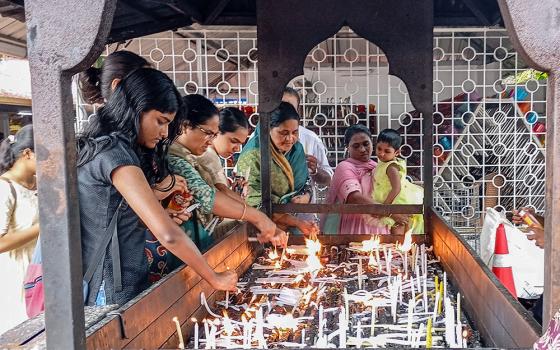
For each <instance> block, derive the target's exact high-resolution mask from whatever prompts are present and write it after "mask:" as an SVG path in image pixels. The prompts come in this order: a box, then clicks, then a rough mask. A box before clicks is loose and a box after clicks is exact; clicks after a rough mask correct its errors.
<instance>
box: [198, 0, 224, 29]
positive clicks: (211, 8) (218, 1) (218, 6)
mask: <svg viewBox="0 0 560 350" xmlns="http://www.w3.org/2000/svg"><path fill="white" fill-rule="evenodd" d="M229 2H230V0H214V1H211V2H209V4H208V7H207V9H208V11H207V12H206V13H207V14H206V17H205V18H204V23H203V24H204V25H209V24H213V23H214V20H216V18H217V17H218V16H219V15H220V14H221V13H222V12H223V11H224V9H225V8H226V6H227V4H229Z"/></svg>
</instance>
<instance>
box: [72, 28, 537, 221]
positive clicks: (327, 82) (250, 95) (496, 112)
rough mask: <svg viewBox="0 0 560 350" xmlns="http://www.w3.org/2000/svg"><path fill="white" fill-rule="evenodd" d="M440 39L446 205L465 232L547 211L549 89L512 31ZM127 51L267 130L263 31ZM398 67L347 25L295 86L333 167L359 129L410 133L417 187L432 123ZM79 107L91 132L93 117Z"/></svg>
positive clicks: (172, 38)
mask: <svg viewBox="0 0 560 350" xmlns="http://www.w3.org/2000/svg"><path fill="white" fill-rule="evenodd" d="M434 35H435V38H434V95H433V96H434V103H435V106H434V124H435V126H434V135H435V138H434V140H435V143H436V145H435V148H434V152H435V157H434V164H435V166H434V172H435V173H434V176H435V178H434V191H435V192H434V205H435V206H436V208H437V209H438V210H439V211H440V212H441V213H442V214H443V215H444V216H445V217H446V218H447V219H448V220H450V222H451V223H452V224H453V225H454V226H455V227H456V228H458V229H460V230H464V231H471V230H475V231H476V230H478V229H479V228H480V226H481V224H482V219H483V213H484V209H485V208H486V207H488V206H490V207H494V208H497V209H501V210H504V209H505V210H507V211H510V210H511V209H513V208H516V207H520V206H523V205H529V206H532V207H534V208H535V209H537V210H538V211H542V210H543V209H544V181H545V180H544V178H545V176H544V167H545V162H544V142H543V141H544V138H543V135H542V134H540V132H542V128H543V126H544V124H545V119H546V118H545V111H546V100H545V96H546V93H545V90H546V80H545V79H541V80H539V79H538V78H540V77H539V76H534V77H532V78H530V79H529V80H527V81H526V82H525V81H524V80H523V77H519V75H520V73H522V72H524V71H525V70H526V66H525V65H524V64H523V62H521V60H520V58H519V57H518V56H517V54H516V52H515V51H514V50H513V49H512V46H511V43H510V41H509V39H508V37H507V34H506V32H505V31H504V30H497V29H445V30H436V31H435V33H434ZM115 49H116V48H115V47H114V46H112V47H108V48H107V53H109V52H111V51H113V50H115ZM118 49H127V50H131V51H134V52H136V53H139V54H140V55H142V56H143V57H145V58H146V59H147V60H148V61H150V62H151V63H152V64H153V65H154V67H155V68H158V69H160V70H162V71H164V72H166V73H167V74H169V76H170V77H171V78H172V79H173V80H174V81H175V82H176V85H177V87H178V88H179V90H180V92H181V93H195V92H196V93H200V94H203V95H206V96H207V97H209V98H211V99H212V100H214V101H215V102H216V103H217V104H219V105H226V104H227V105H235V106H239V107H241V108H243V109H244V111H245V112H246V114H247V116H248V117H250V122H251V124H252V125H253V126H254V125H255V124H256V121H257V118H256V117H257V116H258V114H257V112H258V108H257V104H258V95H257V91H258V87H257V48H256V31H255V30H254V29H248V30H204V29H201V30H179V31H177V32H167V33H161V34H158V35H155V36H152V37H144V38H139V39H134V40H132V41H130V42H128V43H127V44H126V45H125V46H121V47H119V48H118ZM388 69H389V68H388V64H387V59H386V57H385V55H384V54H383V52H382V51H381V50H380V49H379V48H378V47H377V46H375V45H374V44H373V43H370V42H367V41H366V40H365V39H362V38H359V37H357V36H356V35H355V34H354V33H353V32H352V31H351V30H349V29H348V28H344V29H342V30H341V31H340V32H339V33H337V34H336V35H335V36H333V37H332V38H329V39H327V40H325V41H324V42H322V43H320V44H319V45H317V46H316V47H315V48H314V49H313V50H311V52H309V54H308V57H307V59H306V60H305V66H304V74H303V76H300V77H296V78H294V79H293V80H292V81H291V82H290V85H291V86H293V87H294V88H296V90H299V91H300V93H301V94H302V95H303V98H302V112H303V122H304V124H305V125H306V126H307V127H308V128H310V129H312V130H314V131H315V132H316V133H317V134H318V135H320V136H321V138H322V139H323V141H324V143H325V145H326V146H327V148H328V151H329V153H328V156H329V160H330V162H331V166H333V167H334V166H336V164H338V162H340V161H341V160H343V159H344V145H343V144H342V143H343V141H342V135H343V134H344V130H345V128H346V127H347V126H348V125H350V124H353V123H355V122H360V123H364V124H365V125H367V126H368V127H369V128H370V129H371V130H372V133H373V134H377V133H378V132H379V131H380V130H381V129H383V128H386V127H392V128H395V129H399V131H400V132H401V134H402V135H403V140H404V145H403V147H402V149H401V150H402V152H403V156H404V157H405V158H406V159H407V163H408V172H409V177H410V180H412V181H418V182H420V183H421V182H422V175H421V174H422V171H421V170H422V166H423V164H422V161H423V158H422V153H423V150H422V147H421V145H422V135H423V130H422V129H421V116H420V115H419V113H417V112H416V111H414V107H413V106H412V104H411V103H410V100H409V98H408V92H407V90H406V86H405V85H404V84H403V83H402V82H401V81H400V79H398V78H396V77H393V76H390V75H388ZM526 75H530V74H529V73H526ZM533 75H534V74H533ZM516 76H517V78H515V77H516ZM511 91H514V93H513V94H511ZM510 95H511V97H510ZM77 102H78V104H79V106H80V109H79V111H80V112H79V113H78V124H80V123H81V122H84V121H86V120H87V116H89V115H91V113H92V111H91V108H90V107H88V106H84V105H83V104H81V103H79V101H77ZM78 127H80V125H78ZM231 165H232V162H231V161H230V162H229V163H228V166H231Z"/></svg>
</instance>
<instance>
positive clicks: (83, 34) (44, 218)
mask: <svg viewBox="0 0 560 350" xmlns="http://www.w3.org/2000/svg"><path fill="white" fill-rule="evenodd" d="M115 8H116V0H95V1H79V0H49V1H40V0H28V1H26V2H25V12H26V19H27V33H28V34H27V37H28V39H27V45H28V50H29V63H30V67H31V83H32V88H33V126H34V130H35V153H36V155H37V178H38V189H39V218H40V225H41V247H42V253H43V270H44V283H45V308H46V312H45V325H46V334H47V347H48V348H49V349H84V348H85V332H84V309H83V297H82V256H81V244H80V242H81V239H80V237H81V236H80V221H79V208H78V193H77V181H76V180H77V179H76V146H75V137H74V116H75V113H74V108H73V104H72V96H71V91H70V86H71V85H70V84H71V77H72V75H73V74H75V73H77V72H79V71H81V70H84V69H85V68H87V67H88V66H89V65H91V64H92V63H93V62H94V60H95V59H96V57H98V56H99V54H100V53H101V52H102V50H103V47H104V44H105V39H106V37H107V35H108V33H109V30H110V27H111V23H112V21H113V14H114V12H115Z"/></svg>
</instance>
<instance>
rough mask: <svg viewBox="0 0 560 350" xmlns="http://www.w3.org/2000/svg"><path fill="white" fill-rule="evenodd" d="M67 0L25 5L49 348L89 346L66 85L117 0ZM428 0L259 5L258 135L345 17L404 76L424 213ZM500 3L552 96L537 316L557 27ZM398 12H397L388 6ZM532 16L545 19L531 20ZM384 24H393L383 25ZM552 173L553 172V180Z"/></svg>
mask: <svg viewBox="0 0 560 350" xmlns="http://www.w3.org/2000/svg"><path fill="white" fill-rule="evenodd" d="M73 3H74V5H75V6H72V9H73V13H72V17H73V18H72V21H68V20H67V11H66V10H67V9H68V7H69V1H67V0H66V1H65V0H52V1H50V2H49V6H45V4H44V3H43V2H41V1H38V0H29V1H26V3H25V8H26V18H27V27H28V33H29V34H28V37H29V38H28V48H29V58H30V64H31V73H32V74H31V76H32V84H33V87H34V90H33V110H34V116H35V118H34V125H35V129H36V130H41V132H40V133H37V134H36V137H35V143H36V147H35V149H36V153H37V159H38V178H39V197H40V201H41V203H42V204H43V205H42V206H41V208H40V220H41V231H42V232H41V234H42V237H43V239H42V249H43V256H44V260H43V261H44V275H45V293H46V294H45V300H46V305H45V306H46V324H47V325H48V326H47V328H46V335H47V347H49V348H52V349H82V348H84V346H85V341H84V323H83V316H84V310H83V300H82V296H81V293H82V283H81V280H82V275H81V273H82V271H81V248H80V240H79V237H80V234H79V233H80V225H79V212H78V208H77V204H78V198H77V181H76V167H75V166H76V159H75V151H74V145H75V143H74V124H73V115H74V114H73V113H72V100H71V95H70V82H71V75H72V74H74V73H76V72H78V71H80V70H83V69H85V68H86V67H87V66H89V65H90V64H91V63H93V61H94V60H95V58H96V57H97V56H98V55H99V54H100V53H101V51H102V49H103V45H104V44H105V40H106V38H107V35H108V33H109V29H110V26H111V22H112V19H113V14H114V12H115V8H116V0H98V1H94V2H87V3H83V2H77V1H74V2H73ZM318 6H320V7H321V8H322V9H323V11H322V13H321V15H320V16H318V15H317V12H316V9H317V8H318ZM432 6H433V3H432V1H427V2H418V1H414V0H399V1H398V2H397V3H395V2H393V3H391V4H389V3H379V2H371V1H367V0H351V1H344V2H341V1H336V0H328V1H308V2H303V3H302V2H300V1H295V0H289V1H282V2H278V1H276V2H274V1H271V0H266V1H265V0H263V1H259V2H258V4H257V26H258V38H257V40H258V47H259V60H260V62H261V65H262V67H264V69H262V70H261V71H260V72H259V95H260V106H261V111H262V112H264V113H262V114H261V121H262V122H263V123H261V126H262V127H263V129H262V133H261V136H263V137H266V138H268V135H267V134H268V124H267V121H268V114H269V113H270V112H271V111H272V110H273V109H274V107H275V105H276V102H275V101H277V100H279V98H280V95H281V91H282V88H283V87H284V86H285V85H286V84H287V83H288V82H289V80H290V79H291V78H293V77H295V76H297V75H299V74H301V67H302V63H303V60H304V59H305V55H306V54H307V52H308V51H309V50H310V49H311V48H312V47H313V45H314V44H316V43H318V42H321V41H322V40H324V39H326V38H327V37H329V36H331V35H332V34H334V33H336V32H337V31H338V29H339V28H340V27H341V26H342V25H344V24H347V25H349V26H350V27H351V28H352V29H353V30H354V31H355V32H356V33H357V34H358V35H360V36H362V37H364V38H366V39H368V40H370V41H372V42H375V43H376V44H378V45H379V46H380V47H381V48H382V49H383V51H384V52H385V53H386V54H387V57H388V60H389V61H390V74H393V75H396V76H398V77H400V78H401V79H402V80H403V82H405V84H406V86H407V88H408V91H409V94H410V98H411V101H412V103H413V105H414V106H415V107H416V108H417V109H418V110H419V111H420V112H421V113H422V114H423V116H424V119H423V124H424V132H425V135H424V139H423V145H424V150H425V153H424V159H425V160H427V161H425V162H424V165H425V168H424V174H426V175H428V176H425V187H426V188H427V189H429V190H427V191H426V196H425V203H424V209H425V211H424V212H425V213H426V214H427V213H428V210H426V209H428V208H430V207H431V203H432V191H431V189H432V176H431V175H432V161H431V160H432V146H433V145H432V124H433V123H432V118H433V116H432V77H431V69H432V35H433V31H432V27H433V9H432ZM500 6H501V10H502V13H503V14H504V17H505V18H506V23H507V27H508V29H509V30H510V32H511V33H512V37H513V39H514V43H515V45H516V46H517V50H518V51H519V52H521V53H522V54H523V55H524V56H526V57H525V58H526V61H527V62H530V63H532V64H533V65H535V66H536V67H538V68H541V69H543V70H546V71H550V72H551V73H552V76H551V80H550V86H551V88H550V89H549V94H550V95H551V96H553V99H551V101H553V106H552V116H553V118H550V124H549V126H550V127H549V129H548V140H549V145H550V146H549V147H548V149H547V155H548V157H547V158H548V160H549V161H550V162H551V163H549V166H548V167H547V175H548V178H549V182H548V183H547V209H548V212H547V219H548V221H547V227H546V228H547V232H548V235H547V243H548V246H547V248H546V260H547V264H545V266H547V271H546V272H547V273H546V278H547V286H546V288H545V304H546V305H545V306H546V308H545V311H546V313H545V314H546V318H545V319H546V321H548V319H549V318H550V316H551V314H552V312H553V307H554V306H556V307H557V306H558V305H559V304H560V291H559V289H560V265H558V263H559V262H560V261H559V260H560V235H558V234H556V233H557V232H556V231H557V230H558V227H559V225H560V221H559V220H560V217H559V216H558V215H556V216H554V215H553V214H554V213H555V212H558V211H559V210H560V200H559V199H558V198H559V195H560V193H559V192H560V176H558V173H559V172H560V169H559V168H560V160H558V159H557V158H556V159H555V157H553V155H554V153H555V151H560V150H558V149H557V148H558V144H557V143H558V141H557V138H558V137H560V136H559V135H557V134H558V133H559V132H558V130H559V129H560V128H559V127H558V125H557V124H556V123H555V119H557V118H560V115H558V114H559V113H560V112H558V110H559V109H558V106H556V104H558V103H560V95H559V94H558V91H559V90H558V79H557V75H558V74H559V73H560V72H559V69H560V68H559V67H560V61H559V59H558V56H557V55H556V52H557V51H558V49H560V47H558V45H557V44H558V41H551V42H549V41H547V40H546V39H547V38H549V37H553V38H556V36H557V35H560V34H559V32H558V30H557V29H556V28H554V27H553V26H552V24H551V22H550V21H549V20H548V19H547V18H548V17H546V16H548V13H546V12H545V11H542V9H543V8H544V9H546V8H549V9H552V8H555V3H554V2H553V0H546V1H543V2H542V3H541V4H539V5H538V6H535V5H534V3H533V2H532V1H529V0H524V1H519V0H500ZM395 8H398V9H399V11H397V12H395ZM294 9H297V11H295V10H294ZM538 10H541V12H542V13H539V11H538ZM314 18H317V20H316V21H314V22H313V23H314V25H313V26H309V25H308V24H309V20H310V19H314ZM372 18H373V20H372ZM535 18H539V19H541V20H542V22H541V23H540V24H539V25H535V24H534V23H533V21H534V19H535ZM529 21H531V22H529ZM387 28H392V30H391V31H390V32H388V33H387V32H386V29H387ZM69 33H72V34H71V35H68V34H69ZM76 33H80V34H81V35H75V34H76ZM301 33H305V35H302V34H301ZM546 35H549V36H546ZM543 37H544V39H543ZM539 39H542V40H539ZM403 43H406V45H403ZM546 45H549V46H546ZM418 62H421V63H422V65H421V66H420V69H418V68H417V67H416V66H415V65H417V64H418ZM412 63H414V65H413V64H412ZM555 136H556V140H555ZM263 141H266V142H262V143H261V145H268V139H263ZM555 142H556V143H555ZM267 152H268V146H264V147H263V149H262V152H261V156H262V157H263V158H262V159H261V160H262V174H263V176H262V184H263V186H264V187H263V203H264V209H265V210H266V212H267V213H269V214H270V213H272V211H273V206H272V204H271V202H270V179H269V178H268V177H267V176H266V174H268V173H269V171H270V163H269V159H267V158H268V157H266V156H265V155H267V154H268V153H267ZM556 153H557V152H556ZM553 169H555V170H556V172H555V173H556V176H553V175H554V174H553ZM303 208H304V207H300V206H297V205H292V206H291V208H288V209H290V211H298V210H300V209H303ZM284 209H286V208H284ZM339 209H340V212H345V211H346V209H345V208H344V207H341V208H339ZM363 209H364V212H375V210H379V211H385V210H389V211H390V212H394V213H396V212H400V211H401V210H404V209H405V208H398V207H396V206H394V207H389V208H385V207H384V206H364V207H363ZM408 209H410V208H408ZM323 210H328V207H323V208H322V209H321V211H323ZM352 210H355V209H352ZM430 218H431V217H430ZM429 221H430V220H427V222H428V223H429ZM554 263H556V264H554ZM546 324H547V323H546V322H545V325H546Z"/></svg>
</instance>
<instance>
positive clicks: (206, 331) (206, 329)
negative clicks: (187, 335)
mask: <svg viewBox="0 0 560 350" xmlns="http://www.w3.org/2000/svg"><path fill="white" fill-rule="evenodd" d="M202 322H203V323H204V339H206V344H205V345H204V348H205V349H210V327H208V320H203V321H202Z"/></svg>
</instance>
